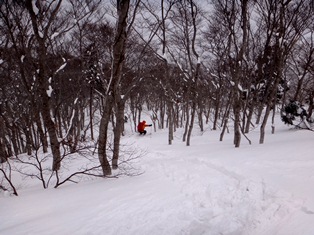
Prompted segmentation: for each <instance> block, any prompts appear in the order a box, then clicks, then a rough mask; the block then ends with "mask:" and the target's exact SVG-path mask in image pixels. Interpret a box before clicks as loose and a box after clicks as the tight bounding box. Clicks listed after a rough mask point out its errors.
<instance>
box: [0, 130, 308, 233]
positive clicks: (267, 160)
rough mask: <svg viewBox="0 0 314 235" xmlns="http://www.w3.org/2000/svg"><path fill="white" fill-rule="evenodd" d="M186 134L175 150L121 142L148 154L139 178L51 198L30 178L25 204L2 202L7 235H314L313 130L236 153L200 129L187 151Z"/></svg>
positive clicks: (130, 138) (140, 162) (133, 139)
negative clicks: (184, 139)
mask: <svg viewBox="0 0 314 235" xmlns="http://www.w3.org/2000/svg"><path fill="white" fill-rule="evenodd" d="M179 131H180V130H178V131H177V132H176V133H175V134H176V136H175V140H174V141H173V145H171V146H169V145H168V144H167V133H166V131H161V130H158V132H156V133H154V134H153V135H152V136H144V137H138V136H137V134H135V133H127V134H128V135H126V136H124V137H123V139H122V144H130V143H131V144H132V146H134V147H136V149H138V150H139V151H140V152H141V151H142V153H145V154H142V157H141V158H139V159H135V160H134V161H133V163H132V165H133V166H132V167H134V169H139V170H140V171H141V172H142V173H143V174H141V175H139V176H137V177H120V178H118V179H95V180H93V181H86V182H80V183H79V184H65V185H64V186H62V187H60V188H58V189H53V188H49V189H46V190H43V189H42V188H41V185H40V182H38V183H37V184H34V183H33V182H36V181H33V180H32V181H31V182H30V181H27V180H30V179H24V180H23V181H21V182H19V183H18V192H19V197H5V196H4V195H3V194H0V234H1V235H12V234H14V235H19V234H21V235H25V234H30V235H37V234H38V235H39V234H40V235H41V234H45V235H50V234H51V235H53V234H59V235H63V234H64V235H66V234H78V235H101V234H107V235H148V234H149V235H169V234H171V235H218V234H219V235H221V234H223V235H270V234H271V235H299V234H302V235H312V234H313V231H314V224H313V221H314V197H313V195H314V189H313V187H312V185H313V184H314V173H313V172H314V171H313V169H314V157H313V154H312V153H313V152H314V145H313V136H312V132H306V131H294V130H289V129H286V128H283V129H279V131H277V132H276V134H275V135H268V136H267V139H266V143H265V144H264V145H259V144H257V143H258V141H257V140H258V133H256V132H251V133H250V135H248V136H249V138H250V139H251V140H252V142H253V144H252V145H248V144H247V143H245V142H244V141H243V143H242V145H241V147H240V148H237V149H235V148H234V147H233V145H232V135H231V134H229V135H226V136H225V140H224V141H223V142H219V141H218V136H219V134H220V133H219V132H215V131H208V132H205V133H200V134H197V130H196V131H195V133H194V136H193V137H192V142H191V146H189V147H187V146H185V143H183V142H182V141H181V140H180V136H181V135H182V133H180V132H179ZM150 137H151V138H150ZM120 170H121V169H120Z"/></svg>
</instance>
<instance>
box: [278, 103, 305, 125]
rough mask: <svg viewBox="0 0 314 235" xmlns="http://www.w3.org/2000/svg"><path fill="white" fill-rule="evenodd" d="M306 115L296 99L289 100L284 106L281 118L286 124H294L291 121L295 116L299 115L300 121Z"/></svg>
mask: <svg viewBox="0 0 314 235" xmlns="http://www.w3.org/2000/svg"><path fill="white" fill-rule="evenodd" d="M306 116H307V112H306V110H305V109H304V108H303V105H301V104H300V103H299V102H298V101H294V100H291V101H290V103H289V104H287V105H286V106H285V107H284V110H283V112H282V115H281V120H282V121H283V122H284V123H285V124H288V125H294V123H293V121H294V120H295V119H296V117H300V119H301V120H300V121H301V122H302V121H304V120H305V118H306Z"/></svg>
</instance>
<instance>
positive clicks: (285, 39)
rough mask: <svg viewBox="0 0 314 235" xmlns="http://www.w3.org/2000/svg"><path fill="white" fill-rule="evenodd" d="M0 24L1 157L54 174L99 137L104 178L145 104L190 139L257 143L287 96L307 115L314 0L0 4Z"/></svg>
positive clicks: (313, 93)
mask: <svg viewBox="0 0 314 235" xmlns="http://www.w3.org/2000/svg"><path fill="white" fill-rule="evenodd" d="M0 28H1V30H0V162H6V161H7V159H9V158H10V157H11V156H18V155H19V154H21V153H27V154H28V155H30V156H31V155H34V152H36V153H37V151H38V150H41V151H42V152H44V153H48V152H49V153H51V156H52V159H53V163H52V167H51V171H52V172H55V173H56V174H57V172H58V171H59V170H60V168H61V166H62V159H63V157H64V156H65V154H69V153H75V152H76V151H77V150H78V149H79V143H81V142H84V141H95V143H96V145H97V153H98V158H99V164H100V168H101V169H102V175H103V176H110V175H111V174H112V171H111V170H112V169H116V168H118V160H119V156H120V140H121V136H123V133H124V120H125V115H126V110H130V118H129V120H130V121H131V122H133V126H134V127H135V126H136V124H137V122H138V121H139V120H140V119H141V115H142V111H143V107H147V108H148V109H149V110H150V111H151V113H152V121H153V122H154V127H155V128H156V129H166V128H167V129H168V130H169V135H168V140H167V141H168V144H172V141H173V133H174V132H175V131H176V129H177V128H184V130H185V131H184V135H183V136H182V141H185V142H186V145H187V146H189V145H190V144H191V142H192V140H191V133H192V130H193V127H194V125H195V123H197V124H198V125H199V127H200V129H201V131H204V129H205V126H206V125H210V126H211V127H212V129H214V130H217V129H220V130H221V137H220V140H223V136H224V133H225V131H226V130H227V128H228V125H229V126H232V130H233V133H234V146H235V147H240V144H241V137H243V136H245V135H246V134H247V133H249V132H250V130H251V129H252V128H254V127H256V126H260V140H259V142H260V143H261V144H262V143H264V140H265V128H266V126H267V123H268V122H269V120H271V121H272V123H273V122H274V115H275V112H276V107H278V105H279V107H280V108H281V110H282V112H283V111H284V107H285V105H286V104H287V103H289V102H290V101H297V102H299V103H302V104H304V108H305V109H306V115H307V116H306V118H307V120H308V121H311V120H312V119H311V117H312V112H313V111H312V110H313V100H314V79H313V75H314V62H313V61H314V55H313V52H314V6H313V1H312V0H294V1H292V0H259V1H256V0H217V1H212V3H208V4H205V2H204V1H200V0H182V1H177V0H158V1H148V0H117V1H115V2H113V1H101V0H82V1H76V0H51V1H41V0H37V1H32V0H23V1H13V0H3V1H1V5H0ZM272 129H273V130H272V131H273V132H274V131H275V125H272ZM95 132H97V134H95ZM111 133H112V136H113V137H112V138H111ZM109 134H110V135H109Z"/></svg>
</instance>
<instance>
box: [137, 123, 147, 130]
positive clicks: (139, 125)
mask: <svg viewBox="0 0 314 235" xmlns="http://www.w3.org/2000/svg"><path fill="white" fill-rule="evenodd" d="M147 126H149V125H146V122H145V121H142V122H140V123H139V124H138V126H137V130H138V132H143V131H144V129H145V127H147Z"/></svg>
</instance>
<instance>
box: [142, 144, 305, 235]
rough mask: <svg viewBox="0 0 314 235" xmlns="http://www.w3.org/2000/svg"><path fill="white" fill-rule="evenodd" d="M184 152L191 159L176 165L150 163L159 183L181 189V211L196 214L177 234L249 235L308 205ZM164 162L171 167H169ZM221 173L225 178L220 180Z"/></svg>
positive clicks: (164, 155) (161, 155)
mask: <svg viewBox="0 0 314 235" xmlns="http://www.w3.org/2000/svg"><path fill="white" fill-rule="evenodd" d="M183 151H185V152H187V153H186V154H185V155H184V153H183V154H182V157H181V158H173V159H172V160H169V158H170V159H171V155H168V154H167V153H160V152H159V153H156V152H154V155H155V157H156V158H157V159H156V160H155V161H151V162H150V163H149V168H155V169H154V170H155V171H157V172H158V177H165V178H166V180H168V181H170V182H171V183H172V184H173V185H172V187H178V190H179V193H180V197H182V195H183V200H182V201H181V205H179V206H181V207H185V208H186V209H185V210H184V211H186V210H190V214H189V215H188V217H189V218H186V219H187V220H189V221H190V222H189V223H188V225H187V227H186V228H187V229H186V230H185V229H183V230H180V231H178V233H177V234H191V235H192V234H210V235H216V234H217V235H218V234H234V235H235V234H241V235H244V234H248V235H249V234H252V232H253V231H255V230H256V229H258V228H259V227H261V226H263V227H267V226H270V225H272V224H274V223H275V222H276V221H280V220H283V219H284V218H285V217H287V218H288V217H289V214H290V213H292V212H293V211H295V210H297V209H298V208H299V207H300V206H301V203H302V202H300V201H298V200H295V199H294V198H292V196H291V195H289V194H286V193H284V192H275V191H272V189H270V188H269V187H268V186H267V185H266V184H265V182H263V181H262V180H261V181H260V182H256V181H255V180H252V179H248V178H246V177H245V176H242V175H239V174H237V173H235V172H233V171H230V170H228V169H227V168H225V167H221V166H218V165H215V164H213V163H211V162H210V161H209V160H206V158H200V157H195V156H192V157H190V156H187V155H189V153H188V150H186V149H185V150H183ZM162 158H165V159H167V162H166V163H163V162H162ZM187 165H188V166H189V168H188V169H187V168H186V166H187ZM200 166H201V167H200ZM217 172H218V173H219V174H220V176H221V177H219V178H217ZM180 200H181V199H180ZM287 205H289V206H287ZM174 213H177V211H174ZM172 216H175V217H178V218H180V217H182V215H181V216H180V215H176V214H174V215H172ZM179 224H181V225H182V222H180V223H179ZM265 224H266V226H265ZM144 234H145V233H144ZM165 234H167V233H165ZM254 234H256V235H257V234H258V232H257V231H255V233H254ZM260 234H265V231H262V232H261V233H260Z"/></svg>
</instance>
